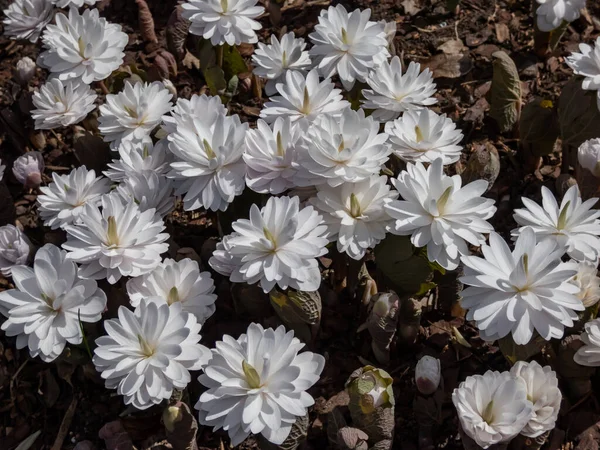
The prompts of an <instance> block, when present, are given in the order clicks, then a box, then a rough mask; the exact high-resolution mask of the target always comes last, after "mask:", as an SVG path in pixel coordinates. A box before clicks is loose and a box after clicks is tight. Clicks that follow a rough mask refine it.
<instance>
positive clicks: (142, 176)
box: [116, 172, 175, 218]
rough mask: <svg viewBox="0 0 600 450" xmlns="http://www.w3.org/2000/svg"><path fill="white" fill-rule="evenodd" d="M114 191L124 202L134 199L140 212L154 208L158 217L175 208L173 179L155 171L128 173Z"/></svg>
mask: <svg viewBox="0 0 600 450" xmlns="http://www.w3.org/2000/svg"><path fill="white" fill-rule="evenodd" d="M116 193H117V194H118V195H120V196H121V198H122V199H123V201H124V203H128V202H130V201H134V202H135V203H136V204H137V205H138V206H139V207H140V211H141V212H144V211H147V210H149V209H154V210H155V211H156V215H157V216H158V217H160V218H163V217H165V216H166V215H167V214H169V213H170V212H171V211H173V209H175V197H174V196H173V181H172V180H169V179H168V178H167V177H165V176H164V175H158V174H157V173H155V172H145V173H130V174H129V175H128V176H127V178H126V179H125V180H123V181H122V182H121V183H120V184H119V185H118V186H117V190H116Z"/></svg>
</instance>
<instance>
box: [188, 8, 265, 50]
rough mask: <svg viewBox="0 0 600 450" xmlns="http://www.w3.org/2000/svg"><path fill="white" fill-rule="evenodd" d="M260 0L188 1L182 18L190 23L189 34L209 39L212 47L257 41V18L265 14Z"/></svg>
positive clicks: (258, 27) (259, 26) (258, 28)
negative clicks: (259, 4)
mask: <svg viewBox="0 0 600 450" xmlns="http://www.w3.org/2000/svg"><path fill="white" fill-rule="evenodd" d="M256 3H257V0H188V1H187V2H185V3H183V4H182V5H181V6H182V8H183V12H182V15H183V17H185V18H186V19H187V20H189V21H190V22H191V26H190V33H192V34H195V35H197V36H202V37H203V38H204V39H210V42H211V44H212V45H222V44H225V43H227V44H228V45H240V44H242V43H248V44H254V43H256V42H258V36H256V30H260V29H261V28H262V26H261V24H260V23H258V22H257V21H256V20H253V19H256V18H257V17H258V16H260V15H261V14H262V13H263V12H264V10H265V9H264V8H263V7H262V6H256Z"/></svg>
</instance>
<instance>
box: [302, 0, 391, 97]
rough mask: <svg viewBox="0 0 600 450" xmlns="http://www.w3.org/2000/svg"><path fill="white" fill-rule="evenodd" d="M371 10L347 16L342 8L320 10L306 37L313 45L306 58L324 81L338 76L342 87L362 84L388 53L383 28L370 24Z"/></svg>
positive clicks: (331, 7) (380, 25)
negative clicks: (317, 20)
mask: <svg viewBox="0 0 600 450" xmlns="http://www.w3.org/2000/svg"><path fill="white" fill-rule="evenodd" d="M370 17H371V9H365V10H364V11H361V10H359V9H355V10H354V11H352V12H351V13H348V11H346V8H344V7H343V6H342V5H336V6H330V7H329V8H328V9H327V10H321V14H320V15H319V23H318V24H317V25H315V30H314V32H312V33H311V34H310V35H309V37H310V39H311V41H312V42H313V44H314V45H313V47H312V48H311V49H310V56H311V57H314V58H315V61H314V62H315V65H316V67H318V69H319V71H320V73H321V74H323V76H325V77H326V78H329V77H332V76H333V75H335V74H338V75H339V77H340V80H342V84H343V85H344V88H346V89H347V90H349V89H351V88H352V86H354V82H355V81H356V80H358V81H363V82H364V81H366V79H367V77H368V75H369V72H370V71H371V70H373V69H375V68H377V67H378V66H379V65H380V64H381V63H383V62H384V61H385V60H387V58H389V56H390V53H389V52H388V50H387V47H388V41H387V36H386V32H385V26H384V25H383V24H381V23H379V22H372V21H370V20H369V18H370Z"/></svg>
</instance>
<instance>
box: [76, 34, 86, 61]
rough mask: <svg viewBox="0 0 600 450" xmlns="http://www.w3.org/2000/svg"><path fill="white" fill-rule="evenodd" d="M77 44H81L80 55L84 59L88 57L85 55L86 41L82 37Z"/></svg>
mask: <svg viewBox="0 0 600 450" xmlns="http://www.w3.org/2000/svg"><path fill="white" fill-rule="evenodd" d="M77 45H78V46H79V56H81V57H82V58H83V59H87V58H86V57H85V42H83V38H82V37H80V38H79V39H77Z"/></svg>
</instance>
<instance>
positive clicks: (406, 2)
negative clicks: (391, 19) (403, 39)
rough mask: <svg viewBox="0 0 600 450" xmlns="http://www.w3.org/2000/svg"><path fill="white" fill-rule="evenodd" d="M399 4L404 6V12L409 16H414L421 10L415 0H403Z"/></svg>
mask: <svg viewBox="0 0 600 450" xmlns="http://www.w3.org/2000/svg"><path fill="white" fill-rule="evenodd" d="M401 5H402V6H403V7H404V14H408V15H409V16H414V15H415V14H418V13H419V11H421V7H420V6H419V3H418V2H417V1H416V0H403V1H402V2H401Z"/></svg>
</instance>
